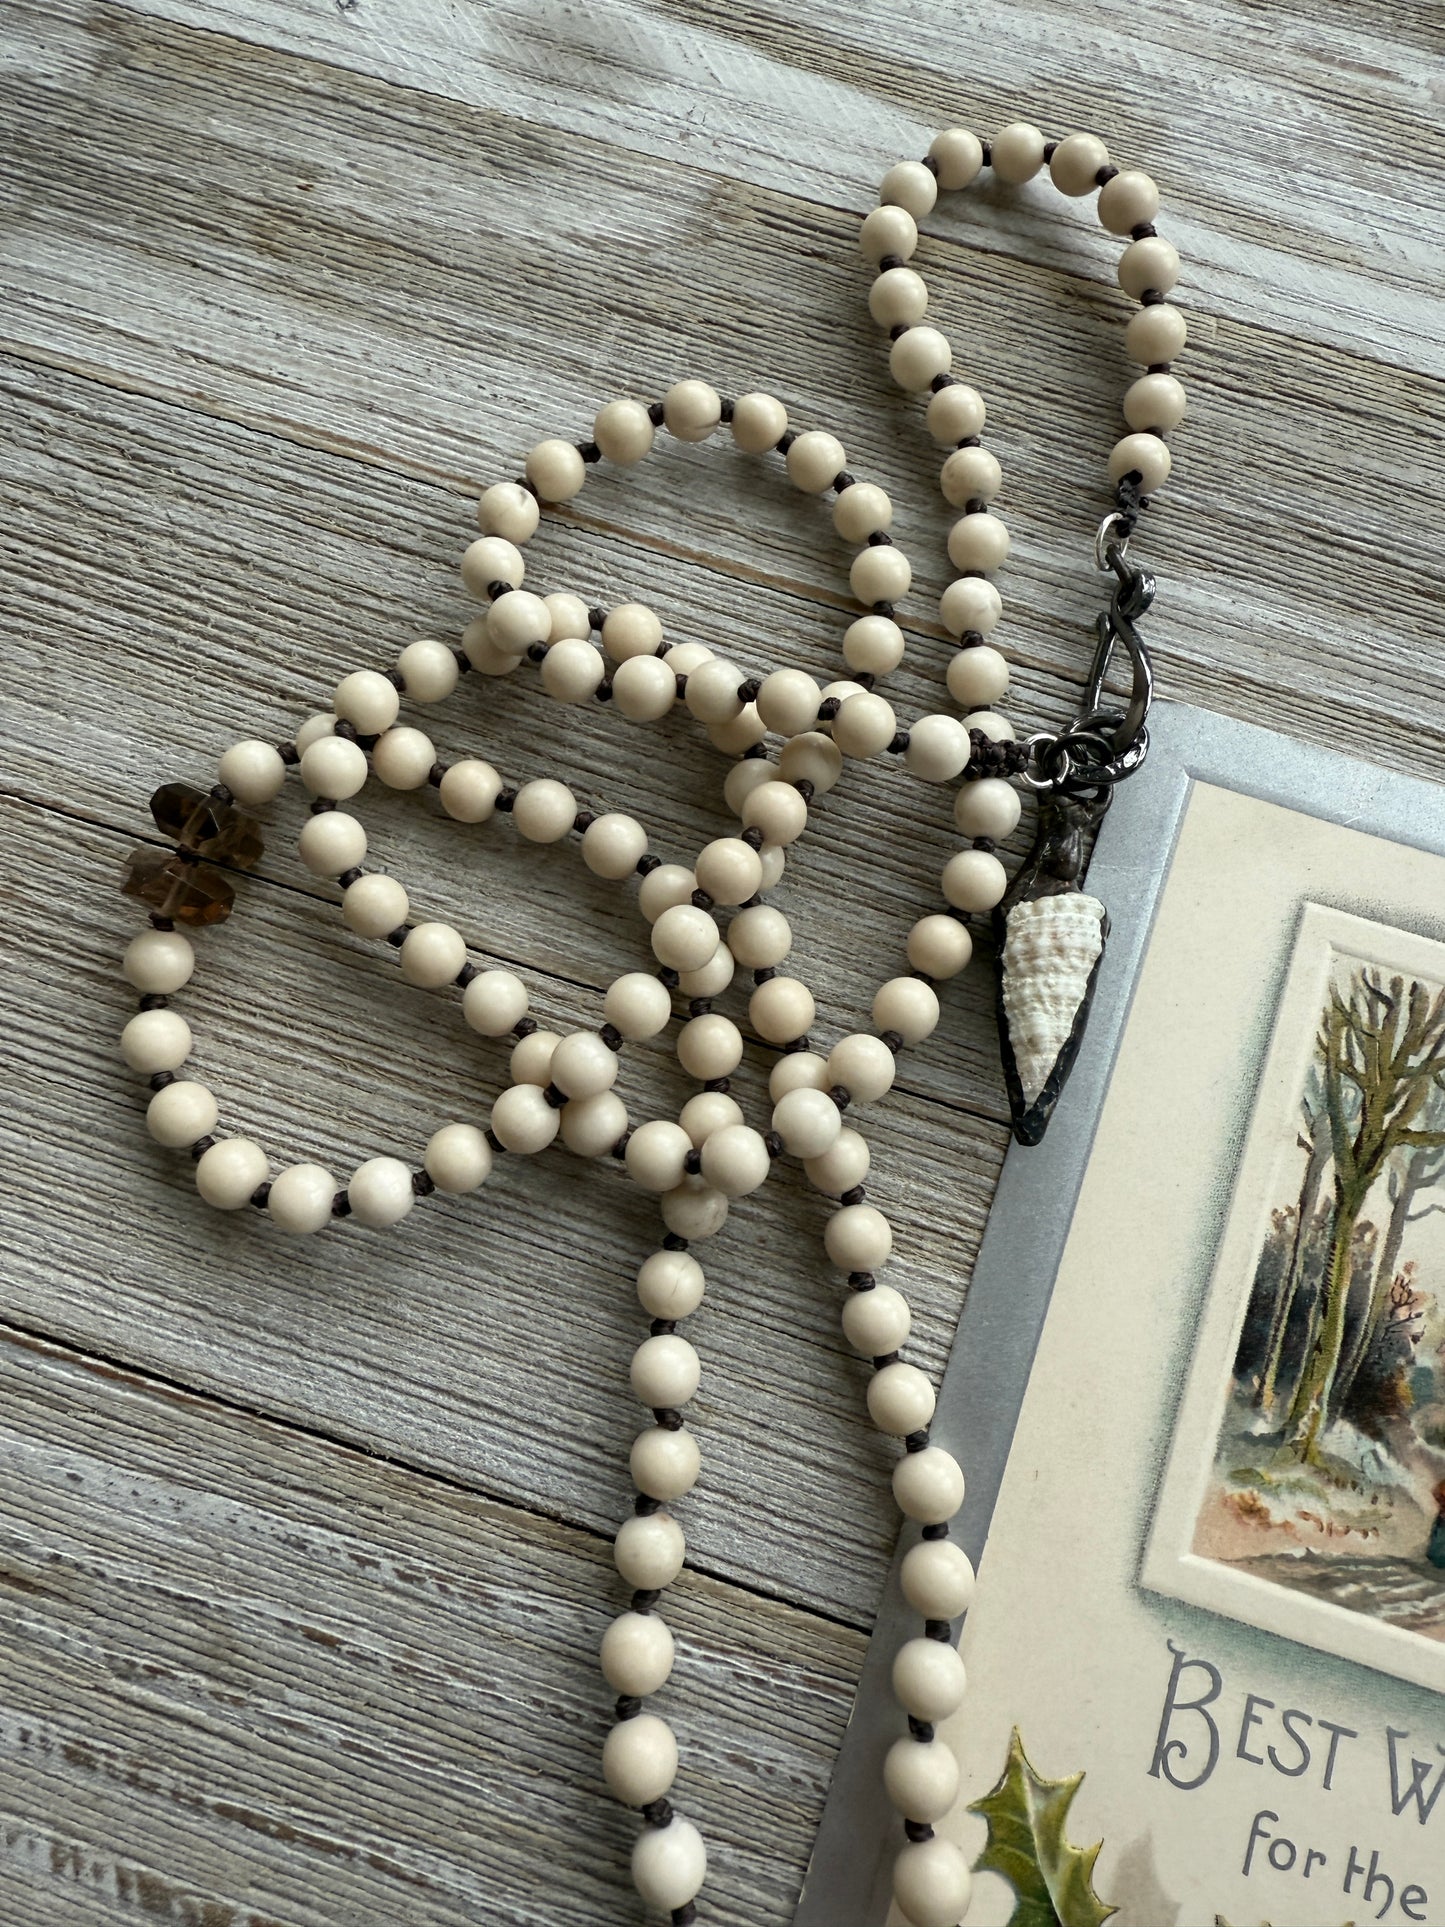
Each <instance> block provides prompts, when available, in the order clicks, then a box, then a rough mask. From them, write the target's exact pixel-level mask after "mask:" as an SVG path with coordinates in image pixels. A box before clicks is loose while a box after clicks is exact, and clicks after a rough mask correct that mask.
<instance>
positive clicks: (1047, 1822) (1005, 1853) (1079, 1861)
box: [969, 1727, 1119, 1927]
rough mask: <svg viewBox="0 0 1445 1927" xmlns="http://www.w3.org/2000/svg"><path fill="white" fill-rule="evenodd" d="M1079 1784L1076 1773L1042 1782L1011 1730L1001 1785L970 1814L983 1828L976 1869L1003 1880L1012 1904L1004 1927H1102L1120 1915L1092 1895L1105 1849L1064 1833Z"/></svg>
mask: <svg viewBox="0 0 1445 1927" xmlns="http://www.w3.org/2000/svg"><path fill="white" fill-rule="evenodd" d="M1083 1778H1084V1776H1083V1774H1082V1773H1074V1774H1071V1775H1070V1776H1069V1778H1068V1779H1065V1780H1045V1779H1044V1778H1043V1777H1042V1776H1041V1775H1040V1774H1038V1773H1036V1772H1035V1771H1034V1769H1033V1767H1032V1765H1031V1764H1030V1763H1029V1757H1028V1755H1027V1754H1026V1753H1025V1752H1024V1743H1023V1739H1022V1737H1021V1735H1020V1733H1019V1730H1018V1728H1017V1727H1015V1728H1014V1731H1013V1738H1012V1740H1011V1741H1010V1742H1009V1752H1008V1763H1007V1765H1006V1766H1005V1767H1004V1770H1003V1777H1002V1779H1000V1781H999V1783H998V1785H997V1786H996V1787H995V1788H994V1789H993V1791H992V1792H991V1793H986V1794H985V1795H984V1796H983V1798H982V1799H981V1800H975V1801H974V1803H973V1805H972V1806H971V1807H970V1808H969V1812H970V1813H977V1814H981V1815H982V1816H983V1818H984V1819H985V1820H986V1821H987V1822H988V1843H987V1845H986V1846H985V1848H984V1850H983V1852H982V1854H981V1855H980V1856H979V1860H978V1866H979V1868H981V1869H987V1870H988V1871H989V1872H990V1873H997V1874H1002V1875H1003V1877H1004V1879H1005V1880H1007V1881H1008V1883H1009V1885H1010V1886H1011V1887H1012V1888H1013V1890H1014V1893H1015V1895H1016V1896H1017V1899H1016V1903H1015V1906H1014V1910H1013V1913H1012V1914H1011V1915H1010V1916H1009V1927H1103V1923H1104V1922H1105V1921H1106V1920H1107V1919H1108V1918H1109V1916H1110V1915H1111V1914H1114V1913H1117V1912H1118V1911H1119V1910H1118V1908H1117V1907H1109V1906H1106V1905H1105V1903H1104V1902H1103V1901H1102V1900H1100V1898H1099V1896H1098V1895H1097V1894H1096V1893H1095V1892H1094V1862H1095V1861H1096V1860H1097V1859H1098V1857H1099V1849H1100V1847H1102V1846H1103V1844H1104V1843H1103V1841H1102V1840H1100V1841H1096V1842H1095V1844H1094V1845H1093V1846H1092V1847H1076V1846H1073V1845H1072V1844H1071V1843H1070V1841H1069V1839H1068V1837H1067V1835H1066V1834H1065V1832H1064V1822H1065V1820H1066V1819H1067V1817H1068V1812H1069V1808H1070V1806H1071V1805H1072V1803H1073V1798H1074V1795H1075V1794H1076V1793H1077V1792H1078V1790H1079V1787H1080V1785H1081V1784H1082V1783H1083Z"/></svg>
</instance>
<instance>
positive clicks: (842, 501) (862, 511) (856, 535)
mask: <svg viewBox="0 0 1445 1927" xmlns="http://www.w3.org/2000/svg"><path fill="white" fill-rule="evenodd" d="M892 521H893V503H892V501H891V500H890V499H889V496H888V492H887V490H886V489H881V488H879V487H878V486H877V484H876V483H874V482H854V484H853V485H852V487H851V488H845V489H844V490H843V493H842V494H841V495H840V496H839V497H838V499H837V501H836V502H834V504H833V527H834V528H835V529H836V530H837V531H838V533H839V535H841V536H842V538H843V540H844V541H845V542H852V543H855V544H857V543H860V542H866V541H867V540H868V538H869V536H870V535H878V534H881V533H882V532H883V531H884V530H886V529H888V528H889V527H890V526H891V524H892ZM882 619H883V618H881V617H880V618H879V620H880V621H881V620H882ZM794 673H797V672H796V671H795V672H794Z"/></svg>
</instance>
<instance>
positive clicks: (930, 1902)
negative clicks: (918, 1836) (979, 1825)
mask: <svg viewBox="0 0 1445 1927" xmlns="http://www.w3.org/2000/svg"><path fill="white" fill-rule="evenodd" d="M972 1894H973V1876H972V1874H970V1872H969V1870H968V1861H967V1860H966V1859H965V1858H964V1855H963V1853H962V1851H961V1850H960V1849H959V1848H958V1847H956V1846H954V1844H953V1842H952V1841H951V1840H945V1839H944V1837H943V1835H942V1834H941V1833H935V1834H934V1835H933V1837H932V1839H930V1840H917V1841H910V1842H909V1843H908V1844H907V1845H906V1846H905V1847H902V1848H901V1849H900V1850H899V1854H898V1858H897V1859H896V1860H895V1861H894V1863H893V1898H894V1899H895V1900H896V1901H897V1903H898V1908H899V1911H900V1912H901V1913H902V1915H903V1917H904V1919H905V1920H906V1921H907V1922H908V1923H909V1927H958V1922H959V1921H960V1920H962V1919H963V1916H964V1915H965V1914H966V1913H967V1912H968V1903H969V1900H970V1898H971V1896H972Z"/></svg>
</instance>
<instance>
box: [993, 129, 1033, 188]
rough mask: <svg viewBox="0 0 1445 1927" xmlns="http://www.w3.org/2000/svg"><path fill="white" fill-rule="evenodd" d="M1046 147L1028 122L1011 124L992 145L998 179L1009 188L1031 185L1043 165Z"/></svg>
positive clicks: (998, 135) (994, 166)
mask: <svg viewBox="0 0 1445 1927" xmlns="http://www.w3.org/2000/svg"><path fill="white" fill-rule="evenodd" d="M1046 145H1047V143H1046V142H1045V140H1044V137H1043V135H1042V134H1041V133H1040V132H1039V130H1038V128H1037V127H1034V126H1032V125H1031V124H1030V123H1029V122H1028V121H1026V120H1016V121H1011V122H1010V123H1009V125H1008V126H1007V127H1005V128H1003V129H1002V130H1001V131H1000V132H999V133H997V134H995V135H994V137H993V140H992V142H991V143H990V147H991V152H992V157H993V158H992V167H993V171H994V174H995V176H996V177H997V178H998V179H999V180H1001V181H1003V182H1005V183H1006V184H1007V185H1008V186H1010V187H1021V186H1022V185H1023V183H1024V182H1025V181H1031V180H1032V179H1033V178H1034V176H1035V174H1037V173H1038V171H1039V169H1040V168H1041V167H1042V166H1043V164H1044V148H1045V146H1046Z"/></svg>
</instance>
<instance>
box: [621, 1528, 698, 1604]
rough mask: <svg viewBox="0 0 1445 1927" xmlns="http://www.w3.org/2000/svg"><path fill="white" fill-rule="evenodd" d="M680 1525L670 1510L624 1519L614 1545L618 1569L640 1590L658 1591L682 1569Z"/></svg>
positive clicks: (683, 1547)
mask: <svg viewBox="0 0 1445 1927" xmlns="http://www.w3.org/2000/svg"><path fill="white" fill-rule="evenodd" d="M686 1556H687V1545H686V1541H685V1540H684V1539H683V1536H682V1527H681V1526H680V1525H679V1524H678V1523H677V1521H676V1519H674V1518H673V1517H672V1515H671V1513H669V1512H653V1513H650V1514H648V1515H646V1516H645V1517H638V1518H632V1519H626V1520H624V1521H623V1523H622V1527H621V1529H620V1531H619V1532H618V1534H617V1538H616V1541H615V1542H614V1545H613V1558H614V1560H615V1561H616V1564H617V1570H618V1571H619V1572H620V1573H621V1574H622V1577H623V1578H624V1579H625V1580H626V1581H627V1583H628V1585H629V1586H632V1587H634V1588H635V1589H636V1590H637V1591H639V1592H660V1591H661V1590H662V1588H663V1587H664V1586H670V1585H671V1584H672V1582H673V1580H674V1579H676V1577H677V1575H678V1574H679V1573H680V1572H681V1571H682V1562H683V1560H684V1558H685V1557H686Z"/></svg>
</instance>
